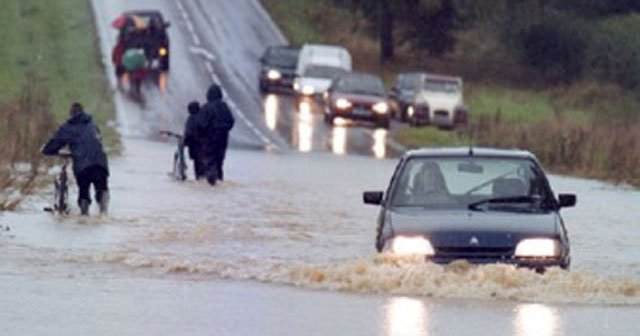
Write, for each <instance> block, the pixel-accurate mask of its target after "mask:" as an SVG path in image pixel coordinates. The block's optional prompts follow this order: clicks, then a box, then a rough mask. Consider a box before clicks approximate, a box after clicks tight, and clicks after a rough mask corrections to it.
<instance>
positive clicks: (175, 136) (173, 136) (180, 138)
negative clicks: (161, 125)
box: [158, 131, 182, 140]
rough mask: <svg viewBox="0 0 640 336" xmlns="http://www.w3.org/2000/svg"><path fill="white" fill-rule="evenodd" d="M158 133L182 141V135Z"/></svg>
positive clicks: (166, 132)
mask: <svg viewBox="0 0 640 336" xmlns="http://www.w3.org/2000/svg"><path fill="white" fill-rule="evenodd" d="M158 133H160V135H164V136H168V137H172V138H176V139H178V140H182V134H178V133H175V132H171V131H160V132H158Z"/></svg>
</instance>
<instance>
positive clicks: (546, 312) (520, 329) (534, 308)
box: [514, 304, 560, 336]
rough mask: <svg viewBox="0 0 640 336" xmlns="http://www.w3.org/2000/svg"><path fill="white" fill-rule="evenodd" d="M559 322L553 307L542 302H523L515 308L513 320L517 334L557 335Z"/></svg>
mask: <svg viewBox="0 0 640 336" xmlns="http://www.w3.org/2000/svg"><path fill="white" fill-rule="evenodd" d="M559 327H560V322H559V318H558V313H557V311H555V309H553V308H550V307H548V306H545V305H543V304H524V305H521V306H519V307H518V308H517V311H516V316H515V320H514V328H515V331H516V332H515V335H517V336H534V335H535V336H553V335H558V334H559V333H558V329H559Z"/></svg>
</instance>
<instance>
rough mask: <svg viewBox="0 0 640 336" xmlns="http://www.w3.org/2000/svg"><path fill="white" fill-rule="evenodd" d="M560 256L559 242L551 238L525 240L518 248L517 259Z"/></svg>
mask: <svg viewBox="0 0 640 336" xmlns="http://www.w3.org/2000/svg"><path fill="white" fill-rule="evenodd" d="M559 254H560V248H559V245H558V241H557V240H555V239H550V238H531V239H524V240H522V241H520V242H519V243H518V245H517V246H516V257H556V256H558V255H559Z"/></svg>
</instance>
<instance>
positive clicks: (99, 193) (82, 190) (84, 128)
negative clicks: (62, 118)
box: [41, 103, 109, 215]
mask: <svg viewBox="0 0 640 336" xmlns="http://www.w3.org/2000/svg"><path fill="white" fill-rule="evenodd" d="M69 113H70V117H69V119H68V120H67V122H66V123H64V124H63V125H62V126H60V128H58V131H57V132H56V134H55V135H54V136H53V138H51V139H50V140H49V141H48V142H47V143H46V144H45V145H44V146H43V147H42V150H41V151H42V154H44V155H57V154H58V151H59V150H60V149H62V148H63V147H65V146H68V147H69V150H70V151H71V158H72V160H73V174H74V176H75V178H76V183H77V184H78V189H79V192H78V206H79V207H80V211H81V213H82V215H88V214H89V205H90V204H91V196H90V194H89V188H90V186H91V184H93V187H94V189H95V198H96V201H97V202H98V204H99V206H100V213H102V214H106V212H107V209H108V205H109V186H108V177H109V164H108V162H107V154H106V153H105V151H104V148H103V147H102V136H101V135H100V130H99V129H98V127H97V126H96V125H95V124H94V123H93V121H92V119H91V116H90V115H89V114H87V113H86V112H84V109H83V107H82V105H81V104H80V103H73V104H72V105H71V109H70V112H69Z"/></svg>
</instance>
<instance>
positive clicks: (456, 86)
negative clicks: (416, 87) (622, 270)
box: [423, 78, 462, 93]
mask: <svg viewBox="0 0 640 336" xmlns="http://www.w3.org/2000/svg"><path fill="white" fill-rule="evenodd" d="M423 89H424V90H426V91H431V92H441V93H459V92H460V91H462V88H461V87H460V83H458V82H457V81H453V80H446V79H435V78H427V79H425V80H424V83H423Z"/></svg>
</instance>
